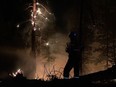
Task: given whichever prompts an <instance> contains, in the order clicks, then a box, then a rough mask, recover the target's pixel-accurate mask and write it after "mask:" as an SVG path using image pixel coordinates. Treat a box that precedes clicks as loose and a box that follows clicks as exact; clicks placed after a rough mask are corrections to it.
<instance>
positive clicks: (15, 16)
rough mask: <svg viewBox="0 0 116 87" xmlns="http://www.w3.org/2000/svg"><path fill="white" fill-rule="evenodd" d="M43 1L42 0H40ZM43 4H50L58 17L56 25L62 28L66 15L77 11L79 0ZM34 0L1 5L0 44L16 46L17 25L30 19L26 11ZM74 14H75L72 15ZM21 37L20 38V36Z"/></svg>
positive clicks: (44, 2) (15, 1)
mask: <svg viewBox="0 0 116 87" xmlns="http://www.w3.org/2000/svg"><path fill="white" fill-rule="evenodd" d="M40 1H41V0H40ZM41 2H42V3H43V4H47V2H48V4H49V6H50V9H51V10H52V12H53V13H54V15H55V17H56V25H57V26H60V27H62V28H64V27H65V21H64V20H63V16H64V14H65V13H66V12H67V11H68V10H70V9H71V8H72V9H75V10H76V9H77V6H78V5H79V1H78V0H48V1H44V0H42V1H41ZM29 3H32V0H12V1H9V0H3V1H1V3H0V11H1V12H0V40H1V41H0V42H1V44H2V45H3V44H6V43H7V45H8V44H11V45H15V39H17V38H15V36H16V25H17V24H18V23H19V22H22V21H24V20H26V19H28V16H29V15H28V12H26V11H25V10H24V9H25V8H26V7H28V4H29ZM71 14H73V13H71ZM19 37H20V36H19Z"/></svg>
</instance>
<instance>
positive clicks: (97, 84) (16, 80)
mask: <svg viewBox="0 0 116 87" xmlns="http://www.w3.org/2000/svg"><path fill="white" fill-rule="evenodd" d="M85 86H86V87H116V65H114V66H112V67H111V68H109V69H107V70H105V71H100V72H97V73H93V74H89V75H85V76H80V78H78V79H74V78H71V79H58V78H52V79H51V80H48V81H44V80H42V79H38V80H37V79H26V77H24V76H23V75H21V74H19V75H17V76H16V77H12V78H8V79H4V80H3V79H1V80H0V87H85Z"/></svg>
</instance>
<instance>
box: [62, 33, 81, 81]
mask: <svg viewBox="0 0 116 87" xmlns="http://www.w3.org/2000/svg"><path fill="white" fill-rule="evenodd" d="M69 38H70V42H69V43H67V47H66V52H67V53H68V61H67V63H66V65H65V67H64V71H63V76H64V78H65V79H68V78H69V73H70V71H71V69H72V68H73V69H74V78H79V65H80V64H79V63H80V57H81V47H80V43H79V39H78V33H77V32H71V33H70V34H69Z"/></svg>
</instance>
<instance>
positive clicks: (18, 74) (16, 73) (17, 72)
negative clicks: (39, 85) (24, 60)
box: [9, 69, 24, 77]
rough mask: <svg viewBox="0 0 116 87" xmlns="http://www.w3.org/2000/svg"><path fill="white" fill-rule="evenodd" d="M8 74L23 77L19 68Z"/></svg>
mask: <svg viewBox="0 0 116 87" xmlns="http://www.w3.org/2000/svg"><path fill="white" fill-rule="evenodd" d="M9 75H10V76H12V77H18V76H21V77H23V76H24V74H23V71H22V70H21V69H17V71H16V72H15V73H14V72H13V73H12V74H9Z"/></svg>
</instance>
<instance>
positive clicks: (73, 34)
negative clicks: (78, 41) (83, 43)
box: [69, 31, 78, 38]
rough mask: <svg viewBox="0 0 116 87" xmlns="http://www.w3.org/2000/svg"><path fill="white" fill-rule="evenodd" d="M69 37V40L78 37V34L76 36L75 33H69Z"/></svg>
mask: <svg viewBox="0 0 116 87" xmlns="http://www.w3.org/2000/svg"><path fill="white" fill-rule="evenodd" d="M69 37H70V38H77V37H78V34H77V32H74V31H73V32H70V34H69Z"/></svg>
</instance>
